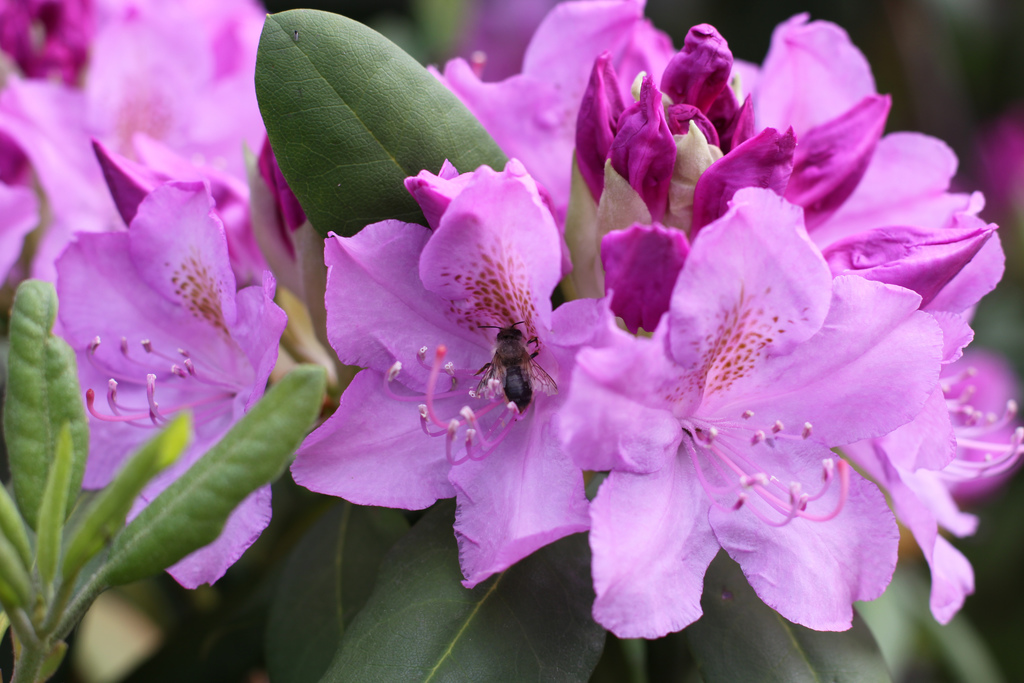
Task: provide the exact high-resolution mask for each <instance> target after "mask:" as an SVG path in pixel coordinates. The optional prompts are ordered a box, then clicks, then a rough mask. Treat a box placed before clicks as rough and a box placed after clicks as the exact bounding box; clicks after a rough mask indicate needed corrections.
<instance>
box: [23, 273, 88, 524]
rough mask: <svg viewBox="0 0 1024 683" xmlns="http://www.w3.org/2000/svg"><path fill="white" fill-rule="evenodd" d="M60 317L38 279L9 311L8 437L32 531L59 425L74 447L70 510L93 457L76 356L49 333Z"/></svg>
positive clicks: (29, 282) (26, 284) (51, 292)
mask: <svg viewBox="0 0 1024 683" xmlns="http://www.w3.org/2000/svg"><path fill="white" fill-rule="evenodd" d="M56 318H57V293H56V291H54V288H53V285H51V284H50V283H48V282H40V281H38V280H26V281H25V282H22V283H21V285H20V286H19V287H18V291H17V293H16V294H15V297H14V310H13V311H12V312H11V329H10V334H11V350H10V356H9V357H8V378H7V395H6V398H5V400H4V434H5V437H6V441H7V455H8V458H9V459H10V465H11V478H12V480H13V483H14V497H15V499H16V500H17V501H18V507H19V508H20V509H21V514H22V517H24V519H25V521H26V522H28V524H29V525H30V526H31V527H32V528H33V529H34V528H36V522H37V521H38V518H39V506H40V504H41V503H42V499H43V490H44V489H45V488H46V478H47V476H48V474H49V471H50V461H51V460H52V459H53V454H54V453H55V452H56V445H57V432H58V430H59V429H60V428H61V426H62V425H64V424H65V423H67V424H68V425H70V428H71V443H72V446H73V448H72V453H73V460H72V463H71V485H70V490H71V491H72V495H70V496H68V501H67V505H68V508H67V510H66V511H69V510H70V508H71V506H72V505H73V504H74V501H75V495H74V494H75V493H77V492H78V490H79V488H80V487H81V484H82V474H83V473H84V472H85V459H86V456H87V455H88V453H89V427H88V424H87V423H86V420H85V408H84V407H83V405H82V394H81V390H80V389H79V387H78V366H77V364H76V363H75V352H74V351H72V349H71V347H70V346H68V345H67V343H66V342H65V341H64V340H63V339H61V338H59V337H54V336H53V335H52V334H50V330H51V329H53V322H54V320H56Z"/></svg>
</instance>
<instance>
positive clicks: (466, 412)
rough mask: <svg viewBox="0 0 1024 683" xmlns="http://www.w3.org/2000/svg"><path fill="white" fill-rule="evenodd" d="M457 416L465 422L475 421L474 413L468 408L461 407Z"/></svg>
mask: <svg viewBox="0 0 1024 683" xmlns="http://www.w3.org/2000/svg"><path fill="white" fill-rule="evenodd" d="M459 415H461V416H462V418H463V419H464V420H465V421H466V422H473V421H474V420H476V413H474V412H473V409H472V408H470V407H469V406H462V410H460V411H459Z"/></svg>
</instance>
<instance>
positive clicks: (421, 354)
mask: <svg viewBox="0 0 1024 683" xmlns="http://www.w3.org/2000/svg"><path fill="white" fill-rule="evenodd" d="M416 356H417V357H418V358H419V359H420V360H426V358H427V347H426V346H421V347H420V350H419V351H417V352H416Z"/></svg>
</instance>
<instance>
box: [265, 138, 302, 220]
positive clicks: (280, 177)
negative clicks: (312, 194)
mask: <svg viewBox="0 0 1024 683" xmlns="http://www.w3.org/2000/svg"><path fill="white" fill-rule="evenodd" d="M259 167H260V175H261V176H263V180H264V182H266V183H267V187H269V188H270V191H271V192H272V193H273V195H274V201H275V203H276V204H277V208H278V210H279V211H280V212H281V218H283V219H284V224H285V225H286V226H287V227H288V229H289V230H295V229H296V228H297V227H299V226H300V225H302V224H303V223H305V222H306V212H305V211H303V210H302V205H301V204H299V200H298V199H296V198H295V193H294V192H292V188H290V187H289V186H288V181H287V180H285V179H284V174H283V173H281V167H280V166H278V165H277V157H275V156H274V150H273V149H271V147H270V138H269V137H267V138H264V140H263V149H262V150H261V151H260V160H259Z"/></svg>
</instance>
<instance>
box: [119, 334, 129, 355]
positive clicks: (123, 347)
mask: <svg viewBox="0 0 1024 683" xmlns="http://www.w3.org/2000/svg"><path fill="white" fill-rule="evenodd" d="M121 353H122V354H123V355H125V356H127V355H128V338H127V337H121Z"/></svg>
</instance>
